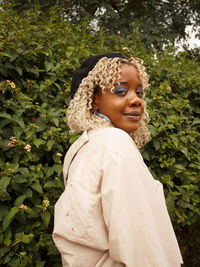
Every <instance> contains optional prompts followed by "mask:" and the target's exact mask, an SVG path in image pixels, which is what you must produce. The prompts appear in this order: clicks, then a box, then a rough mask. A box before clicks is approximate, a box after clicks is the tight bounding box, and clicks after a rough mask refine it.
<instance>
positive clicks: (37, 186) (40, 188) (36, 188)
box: [31, 183, 43, 194]
mask: <svg viewBox="0 0 200 267" xmlns="http://www.w3.org/2000/svg"><path fill="white" fill-rule="evenodd" d="M31 187H32V188H33V189H34V190H35V191H37V192H38V193H40V194H42V193H43V189H42V186H41V185H40V184H39V183H35V184H32V185H31Z"/></svg>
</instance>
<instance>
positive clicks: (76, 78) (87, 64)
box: [71, 53, 126, 98]
mask: <svg viewBox="0 0 200 267" xmlns="http://www.w3.org/2000/svg"><path fill="white" fill-rule="evenodd" d="M103 57H107V58H115V57H119V58H122V59H126V58H125V57H124V56H123V55H122V54H120V53H104V54H102V55H96V56H90V57H88V58H87V59H86V60H85V61H84V62H83V63H82V64H81V66H80V68H79V69H77V70H76V72H75V73H74V75H73V78H72V83H71V97H72V98H73V97H74V95H75V93H76V91H77V89H78V87H79V85H80V84H81V82H82V80H83V78H85V77H87V76H88V73H89V72H90V71H91V70H92V69H93V68H94V66H95V65H96V64H97V62H98V61H99V60H100V59H101V58H103Z"/></svg>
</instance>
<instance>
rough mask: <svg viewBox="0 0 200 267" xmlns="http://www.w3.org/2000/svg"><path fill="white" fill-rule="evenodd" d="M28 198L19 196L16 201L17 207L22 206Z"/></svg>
mask: <svg viewBox="0 0 200 267" xmlns="http://www.w3.org/2000/svg"><path fill="white" fill-rule="evenodd" d="M26 197H27V196H26V195H21V196H19V197H18V198H16V199H15V202H14V205H15V206H17V207H18V206H20V205H21V204H23V202H24V199H26Z"/></svg>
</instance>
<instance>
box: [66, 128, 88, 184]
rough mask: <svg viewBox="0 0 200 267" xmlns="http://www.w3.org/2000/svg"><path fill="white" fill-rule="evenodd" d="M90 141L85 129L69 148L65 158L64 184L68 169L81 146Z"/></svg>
mask: <svg viewBox="0 0 200 267" xmlns="http://www.w3.org/2000/svg"><path fill="white" fill-rule="evenodd" d="M88 141H89V137H88V133H87V131H84V132H83V133H82V135H81V136H80V137H79V138H78V139H77V140H76V141H75V142H74V143H73V144H72V145H71V147H70V148H69V150H68V152H67V154H66V156H65V159H64V168H63V176H64V184H66V180H67V174H68V170H69V167H70V164H71V163H72V161H73V159H74V157H75V155H76V154H77V153H78V151H79V150H80V149H81V147H83V146H84V145H85V144H86V143H87V142H88Z"/></svg>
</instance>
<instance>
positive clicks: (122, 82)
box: [119, 82, 128, 84]
mask: <svg viewBox="0 0 200 267" xmlns="http://www.w3.org/2000/svg"><path fill="white" fill-rule="evenodd" d="M119 83H120V84H128V82H119Z"/></svg>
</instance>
